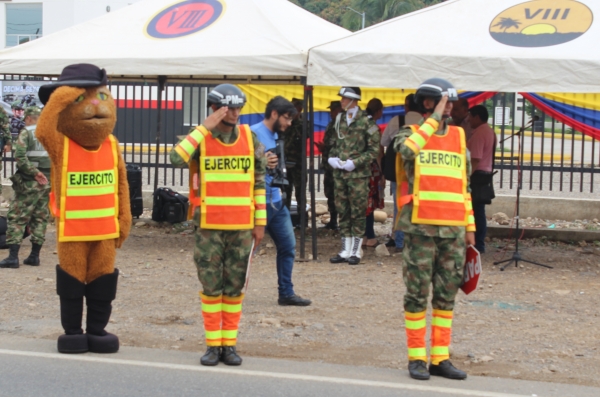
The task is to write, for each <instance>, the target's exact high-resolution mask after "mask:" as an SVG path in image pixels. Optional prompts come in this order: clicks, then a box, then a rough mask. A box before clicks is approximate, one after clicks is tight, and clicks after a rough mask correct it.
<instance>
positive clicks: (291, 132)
mask: <svg viewBox="0 0 600 397" xmlns="http://www.w3.org/2000/svg"><path fill="white" fill-rule="evenodd" d="M283 140H284V150H285V159H286V161H291V162H294V163H296V164H299V163H300V161H302V118H299V119H297V120H293V121H292V125H290V126H289V127H288V129H287V130H285V132H284V133H283Z"/></svg>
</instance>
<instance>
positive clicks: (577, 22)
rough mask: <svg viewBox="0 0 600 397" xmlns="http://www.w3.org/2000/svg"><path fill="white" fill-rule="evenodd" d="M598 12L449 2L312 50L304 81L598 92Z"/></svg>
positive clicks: (578, 4)
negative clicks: (434, 82) (437, 81)
mask: <svg viewBox="0 0 600 397" xmlns="http://www.w3.org/2000/svg"><path fill="white" fill-rule="evenodd" d="M594 14H595V16H596V18H594ZM598 17H600V1H598V0H578V1H575V0H533V1H527V0H494V1H489V0H450V1H447V2H445V3H441V4H439V5H436V6H432V7H428V8H425V9H422V10H419V11H416V12H413V13H410V14H406V15H403V16H400V17H398V18H394V19H392V20H389V21H386V22H383V23H380V24H378V25H375V26H372V27H370V28H368V29H365V30H361V31H359V32H356V33H354V34H352V35H350V36H347V37H345V38H341V39H338V40H335V41H333V42H330V43H327V44H323V45H319V46H317V47H315V48H312V49H311V50H310V52H309V67H308V84H310V85H338V86H339V85H350V86H368V87H398V88H416V87H417V86H418V85H419V83H421V82H422V81H423V80H425V79H428V78H431V77H443V78H446V79H448V80H449V81H451V82H452V83H453V84H454V85H455V86H456V87H457V88H458V89H461V90H471V91H530V92H535V91H538V92H539V91H543V92H547V91H552V92H600V78H598V76H599V71H600V55H599V53H598V51H595V50H594V48H596V45H597V43H596V41H597V40H598V37H600V18H598Z"/></svg>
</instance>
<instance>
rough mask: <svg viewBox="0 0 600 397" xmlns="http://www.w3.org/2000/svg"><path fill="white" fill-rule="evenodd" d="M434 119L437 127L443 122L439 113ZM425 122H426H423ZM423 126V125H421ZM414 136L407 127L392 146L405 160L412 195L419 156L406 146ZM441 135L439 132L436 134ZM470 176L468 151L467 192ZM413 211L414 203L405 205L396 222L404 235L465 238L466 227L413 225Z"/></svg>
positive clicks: (468, 155) (399, 133) (409, 190)
mask: <svg viewBox="0 0 600 397" xmlns="http://www.w3.org/2000/svg"><path fill="white" fill-rule="evenodd" d="M431 119H433V120H434V121H435V125H438V123H440V121H441V117H440V115H439V114H437V113H433V114H432V115H431V116H430V118H429V120H431ZM423 122H424V120H423ZM421 124H423V123H421ZM432 124H433V123H432ZM447 128H448V126H445V128H444V133H446V130H447ZM412 134H413V132H412V130H411V129H410V128H409V127H407V126H405V127H403V128H401V129H400V131H399V132H398V135H396V137H395V138H394V140H393V141H392V145H393V147H394V151H395V152H397V153H400V155H401V156H402V159H403V160H404V171H405V172H406V176H407V178H408V192H409V194H412V192H413V185H414V182H415V158H416V157H417V155H418V152H414V151H413V149H411V148H410V147H409V146H407V145H405V141H406V139H407V138H408V137H409V136H411V135H412ZM436 134H439V132H436ZM470 175H471V154H470V153H469V150H467V191H469V192H470V191H471V189H470V188H469V184H470ZM412 210H413V204H412V202H410V203H408V204H406V205H404V206H403V207H402V211H401V212H400V216H399V217H398V220H397V221H396V230H401V231H403V232H404V233H411V234H418V235H421V236H430V237H442V238H457V237H460V238H464V234H465V227H464V226H436V225H422V224H415V223H412Z"/></svg>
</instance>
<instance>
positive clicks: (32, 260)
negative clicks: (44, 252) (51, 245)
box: [23, 243, 42, 266]
mask: <svg viewBox="0 0 600 397" xmlns="http://www.w3.org/2000/svg"><path fill="white" fill-rule="evenodd" d="M41 249H42V246H41V245H40V244H36V243H31V253H30V254H29V256H28V257H27V258H25V260H24V261H23V264H24V265H29V266H39V265H40V250H41Z"/></svg>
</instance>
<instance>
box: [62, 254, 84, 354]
mask: <svg viewBox="0 0 600 397" xmlns="http://www.w3.org/2000/svg"><path fill="white" fill-rule="evenodd" d="M56 293H57V294H58V296H59V297H60V322H61V324H62V327H63V329H64V330H65V334H64V335H61V336H59V337H58V351H59V353H85V352H87V351H88V340H87V336H85V335H84V334H83V329H81V319H82V317H83V295H84V293H85V284H84V283H82V282H80V281H79V280H77V279H76V278H75V277H73V276H71V275H70V274H68V273H67V272H65V271H64V270H63V269H61V268H60V266H56Z"/></svg>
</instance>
